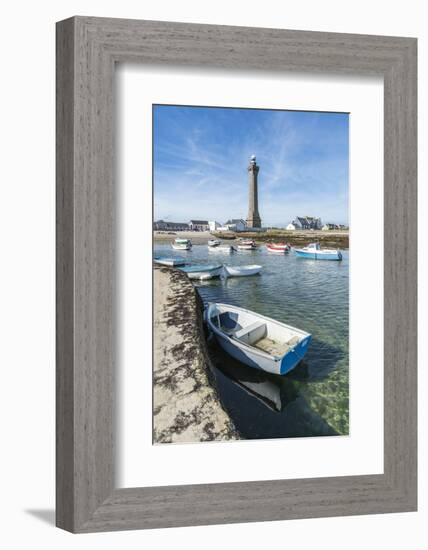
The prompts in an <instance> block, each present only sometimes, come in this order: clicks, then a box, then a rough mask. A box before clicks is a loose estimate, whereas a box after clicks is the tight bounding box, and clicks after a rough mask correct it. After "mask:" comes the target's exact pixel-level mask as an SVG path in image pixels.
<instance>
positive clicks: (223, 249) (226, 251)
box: [208, 244, 235, 254]
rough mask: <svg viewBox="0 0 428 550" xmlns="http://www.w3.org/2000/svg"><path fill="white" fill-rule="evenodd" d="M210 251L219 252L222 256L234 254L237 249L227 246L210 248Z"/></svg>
mask: <svg viewBox="0 0 428 550" xmlns="http://www.w3.org/2000/svg"><path fill="white" fill-rule="evenodd" d="M208 251H209V252H219V253H221V254H232V253H233V252H235V248H234V247H233V246H230V245H228V244H226V245H220V246H214V247H210V248H208Z"/></svg>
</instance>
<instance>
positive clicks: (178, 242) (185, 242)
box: [171, 238, 192, 250]
mask: <svg viewBox="0 0 428 550" xmlns="http://www.w3.org/2000/svg"><path fill="white" fill-rule="evenodd" d="M171 246H172V248H173V249H174V250H190V249H191V248H192V241H191V240H190V239H179V238H177V239H175V241H174V242H173V243H172V244H171Z"/></svg>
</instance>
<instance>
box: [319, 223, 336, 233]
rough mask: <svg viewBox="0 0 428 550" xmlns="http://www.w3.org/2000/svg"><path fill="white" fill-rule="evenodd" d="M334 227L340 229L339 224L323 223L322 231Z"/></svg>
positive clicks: (331, 229) (330, 229)
mask: <svg viewBox="0 0 428 550" xmlns="http://www.w3.org/2000/svg"><path fill="white" fill-rule="evenodd" d="M334 229H340V226H339V225H337V224H335V223H325V224H324V225H323V226H322V230H323V231H333V230H334Z"/></svg>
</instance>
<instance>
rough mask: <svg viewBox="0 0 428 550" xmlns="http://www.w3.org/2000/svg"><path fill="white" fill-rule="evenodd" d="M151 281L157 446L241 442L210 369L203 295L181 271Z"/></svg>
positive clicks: (157, 273)
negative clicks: (222, 441)
mask: <svg viewBox="0 0 428 550" xmlns="http://www.w3.org/2000/svg"><path fill="white" fill-rule="evenodd" d="M153 277H154V342H153V346H154V372H153V386H154V388H153V441H154V443H178V442H183V443H184V442H186V443H191V442H198V441H213V440H217V441H218V440H231V439H239V434H238V433H237V431H236V429H235V428H234V426H233V423H232V421H231V420H230V418H229V417H228V415H227V413H226V412H225V410H224V409H223V407H222V404H221V402H220V400H219V398H218V395H217V392H216V390H215V387H214V384H215V381H214V380H213V378H212V374H211V373H210V370H209V358H208V354H207V350H206V344H205V337H204V333H203V326H202V307H201V302H200V298H199V295H198V294H197V292H196V290H195V289H194V287H193V285H192V283H191V282H190V281H189V279H188V278H187V276H186V275H184V274H183V273H182V272H181V271H178V270H175V269H170V268H166V267H159V266H156V267H155V268H154V273H153Z"/></svg>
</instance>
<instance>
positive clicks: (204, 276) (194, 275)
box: [181, 265, 223, 281]
mask: <svg viewBox="0 0 428 550" xmlns="http://www.w3.org/2000/svg"><path fill="white" fill-rule="evenodd" d="M181 271H183V273H185V274H186V275H187V276H188V277H189V279H192V280H199V281H207V280H208V279H214V278H215V277H220V275H221V274H222V272H223V266H222V265H219V266H215V267H211V268H201V269H195V268H192V267H190V268H188V269H186V268H182V269H181Z"/></svg>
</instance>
